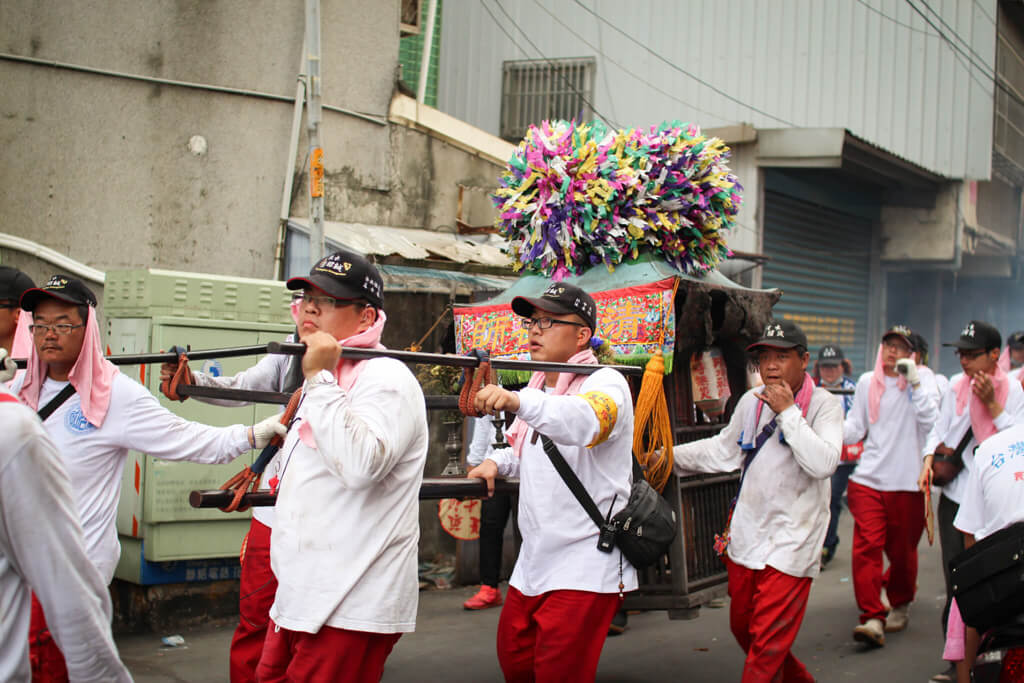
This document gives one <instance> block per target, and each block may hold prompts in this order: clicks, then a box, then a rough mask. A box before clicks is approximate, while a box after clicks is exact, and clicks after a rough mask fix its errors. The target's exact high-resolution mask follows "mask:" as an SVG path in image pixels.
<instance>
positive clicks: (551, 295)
mask: <svg viewBox="0 0 1024 683" xmlns="http://www.w3.org/2000/svg"><path fill="white" fill-rule="evenodd" d="M537 308H539V309H541V310H542V311H550V312H551V313H558V314H561V315H568V314H570V313H575V314H576V315H578V316H579V317H580V318H582V319H583V322H584V323H586V325H587V327H589V328H590V329H591V331H593V332H597V304H595V303H594V298H593V297H592V296H590V295H589V294H587V293H586V292H584V291H583V290H582V289H580V288H579V287H577V286H576V285H570V284H569V283H568V282H552V283H551V284H550V285H548V288H547V289H546V290H544V293H543V294H541V295H540V296H539V297H537V298H531V297H526V296H517V297H516V298H514V299H512V310H513V311H514V312H515V313H516V314H517V315H521V316H523V317H524V318H530V317H532V316H533V311H534V309H537Z"/></svg>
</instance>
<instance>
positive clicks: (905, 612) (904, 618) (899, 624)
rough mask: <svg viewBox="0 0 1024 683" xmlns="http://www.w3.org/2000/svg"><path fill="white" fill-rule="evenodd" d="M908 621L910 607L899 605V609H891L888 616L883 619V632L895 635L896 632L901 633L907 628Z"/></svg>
mask: <svg viewBox="0 0 1024 683" xmlns="http://www.w3.org/2000/svg"><path fill="white" fill-rule="evenodd" d="M909 621H910V605H909V604H906V605H900V606H899V607H893V608H892V610H891V611H890V612H889V616H888V617H886V619H885V632H886V633H895V632H896V631H902V630H903V629H905V628H906V627H907V623H908V622H909Z"/></svg>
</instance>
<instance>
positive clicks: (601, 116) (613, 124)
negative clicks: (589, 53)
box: [480, 0, 621, 129]
mask: <svg viewBox="0 0 1024 683" xmlns="http://www.w3.org/2000/svg"><path fill="white" fill-rule="evenodd" d="M494 4H495V5H497V6H498V9H499V10H501V13H502V14H504V15H505V18H507V19H508V20H509V23H511V24H512V25H513V26H514V27H515V28H516V30H517V31H519V32H520V33H521V34H523V37H524V38H525V39H526V42H527V43H529V44H530V47H532V48H533V49H534V50H535V51H536V52H537V54H539V55H540V58H541V59H543V60H544V61H545V62H547V63H548V66H550V67H551V70H552V72H554V73H556V74H558V77H559V78H561V79H562V80H563V81H564V82H565V84H566V85H567V86H568V87H569V89H570V90H572V91H573V92H574V93H576V94H577V95H578V96H579V98H580V99H581V100H583V102H584V103H585V104H586V105H587V106H588V107H590V109H591V111H593V112H594V113H595V114H596V115H597V117H598V118H599V119H601V120H602V121H604V122H605V123H606V124H608V125H609V126H611V127H612V128H616V129H618V128H620V127H621V126H619V125H618V124H617V123H616V122H615V121H613V120H611V119H609V118H608V117H607V116H605V115H604V114H602V113H601V112H600V111H599V110H598V108H597V107H595V106H594V103H593V102H591V101H590V100H588V99H587V96H586V95H584V94H583V93H582V92H580V91H579V90H578V89H577V88H576V86H575V85H573V83H572V81H570V80H569V79H568V78H567V77H566V76H565V74H563V73H562V71H561V70H560V69H558V68H557V65H556V64H555V63H554V62H553V61H551V60H550V59H548V58H547V57H545V56H544V53H543V52H542V51H541V49H540V48H539V47H537V45H536V44H534V42H533V41H532V40H530V37H529V36H528V35H527V34H526V31H524V30H523V29H522V28H520V27H519V25H518V24H517V23H516V22H515V20H514V19H513V18H512V17H511V16H510V15H509V13H508V12H506V11H505V8H504V7H502V6H501V2H500V0H494ZM480 5H481V6H482V7H483V8H484V11H486V12H487V14H488V16H490V17H491V20H492V21H493V22H494V24H495V25H496V26H497V27H498V28H499V29H501V32H502V33H504V34H505V37H506V38H508V39H509V41H511V42H512V44H513V45H515V46H516V47H517V48H518V49H519V50H520V51H521V52H522V53H523V54H524V55H529V53H528V52H527V51H526V50H524V49H523V48H522V47H520V45H519V43H517V42H516V39H515V38H513V37H512V34H510V33H509V32H508V31H506V30H505V27H504V26H502V25H501V22H499V21H498V18H497V17H496V16H494V13H493V12H491V8H490V7H488V6H487V4H486V3H485V2H484V0H480Z"/></svg>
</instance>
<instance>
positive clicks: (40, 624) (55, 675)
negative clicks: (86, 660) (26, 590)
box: [28, 593, 68, 683]
mask: <svg viewBox="0 0 1024 683" xmlns="http://www.w3.org/2000/svg"><path fill="white" fill-rule="evenodd" d="M28 658H29V662H30V663H31V665H32V682H33V683H67V680H68V668H67V665H66V664H65V663H64V653H62V652H61V651H60V648H59V647H57V641H55V640H54V639H53V636H52V635H51V634H50V630H49V628H47V626H46V617H45V616H44V615H43V606H42V605H41V604H39V601H38V600H37V599H36V594H35V593H33V594H32V615H31V617H30V620H29V627H28Z"/></svg>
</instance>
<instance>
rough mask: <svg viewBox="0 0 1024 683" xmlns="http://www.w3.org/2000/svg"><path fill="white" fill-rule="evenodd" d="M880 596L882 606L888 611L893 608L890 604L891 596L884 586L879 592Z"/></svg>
mask: <svg viewBox="0 0 1024 683" xmlns="http://www.w3.org/2000/svg"><path fill="white" fill-rule="evenodd" d="M878 598H879V599H880V600H881V601H882V607H884V608H885V611H886V612H888V611H890V610H892V605H890V604H889V596H888V594H886V592H885V589H884V588H883V589H882V592H881V593H880V594H879V596H878Z"/></svg>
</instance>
